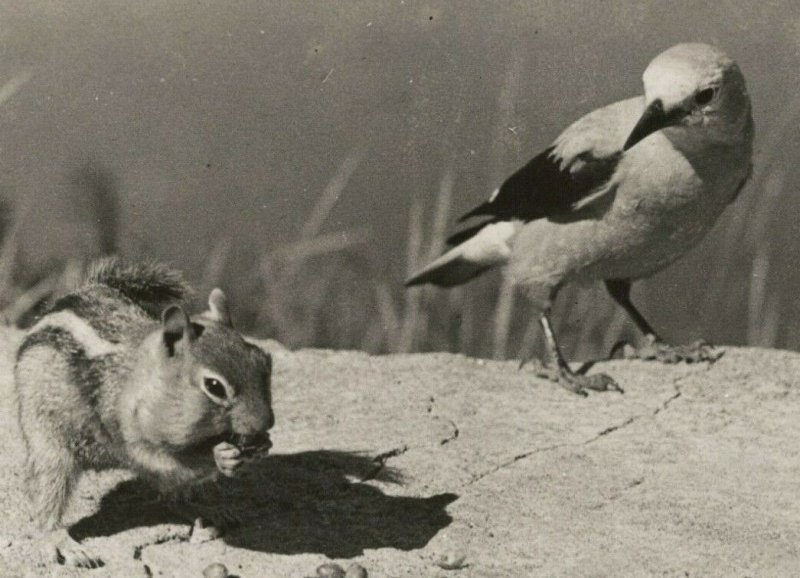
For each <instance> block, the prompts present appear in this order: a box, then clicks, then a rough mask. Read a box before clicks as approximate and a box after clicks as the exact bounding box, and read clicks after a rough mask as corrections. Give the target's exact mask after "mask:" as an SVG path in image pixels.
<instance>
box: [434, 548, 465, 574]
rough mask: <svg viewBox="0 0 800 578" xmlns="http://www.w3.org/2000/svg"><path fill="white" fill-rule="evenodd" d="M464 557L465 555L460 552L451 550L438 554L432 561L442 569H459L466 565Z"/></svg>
mask: <svg viewBox="0 0 800 578" xmlns="http://www.w3.org/2000/svg"><path fill="white" fill-rule="evenodd" d="M466 559H467V557H466V556H465V555H464V554H462V553H461V552H458V551H456V550H451V551H449V552H445V553H444V554H442V555H441V556H439V558H438V559H437V560H436V561H434V564H436V565H437V566H438V567H439V568H442V569H443V570H460V569H461V568H465V567H466V566H467V564H466Z"/></svg>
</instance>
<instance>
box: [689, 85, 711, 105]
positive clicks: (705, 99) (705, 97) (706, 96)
mask: <svg viewBox="0 0 800 578" xmlns="http://www.w3.org/2000/svg"><path fill="white" fill-rule="evenodd" d="M716 93H717V91H716V90H715V89H713V88H704V89H703V90H701V91H700V92H698V93H697V94H696V95H695V96H694V101H695V102H696V103H697V104H699V105H700V106H704V105H706V104H708V103H709V102H711V100H712V99H713V98H714V95H715V94H716Z"/></svg>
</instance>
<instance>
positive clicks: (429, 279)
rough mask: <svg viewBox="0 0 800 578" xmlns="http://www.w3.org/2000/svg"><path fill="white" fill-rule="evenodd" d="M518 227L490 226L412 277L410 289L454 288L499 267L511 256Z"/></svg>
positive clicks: (492, 224)
mask: <svg viewBox="0 0 800 578" xmlns="http://www.w3.org/2000/svg"><path fill="white" fill-rule="evenodd" d="M517 228H518V226H517V225H516V224H514V223H511V222H508V221H502V222H497V223H489V224H487V225H486V226H485V227H483V228H482V229H480V230H478V231H477V232H476V233H475V234H474V235H473V236H472V237H470V238H469V239H467V240H466V241H464V242H463V243H461V244H460V245H458V246H456V247H453V248H452V249H450V250H449V251H447V252H446V253H445V254H444V255H442V256H441V257H439V258H438V259H436V260H435V261H433V262H432V263H431V264H429V265H428V266H427V267H425V268H424V269H422V270H421V271H419V272H418V273H416V274H414V275H412V276H411V277H410V278H409V279H408V280H407V281H406V282H405V285H406V287H412V286H414V285H422V284H425V283H430V284H431V285H438V286H439V287H453V286H455V285H461V284H462V283H466V282H467V281H469V280H471V279H474V278H475V277H477V276H478V275H480V274H481V273H483V272H485V271H488V270H489V269H492V268H493V267H496V266H498V265H504V264H505V263H506V262H507V261H508V257H509V255H510V254H511V247H510V245H509V243H510V241H511V239H512V238H513V237H514V235H515V234H516V231H517Z"/></svg>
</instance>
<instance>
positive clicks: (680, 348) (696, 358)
mask: <svg viewBox="0 0 800 578" xmlns="http://www.w3.org/2000/svg"><path fill="white" fill-rule="evenodd" d="M615 347H616V346H615ZM622 351H623V357H624V358H625V359H643V360H645V361H658V362H661V363H680V362H682V361H685V362H686V363H702V362H707V363H714V362H715V361H717V360H718V359H719V358H720V357H722V356H723V355H724V354H725V351H724V350H722V349H716V348H715V347H714V346H713V345H711V344H710V343H708V342H707V341H704V340H702V339H700V340H698V341H695V342H694V343H691V344H689V345H670V344H668V343H664V342H663V341H661V340H660V339H658V338H655V337H653V336H647V343H646V344H645V345H643V346H642V347H639V348H638V349H637V348H634V347H631V346H630V345H628V344H625V345H624V346H623V347H622Z"/></svg>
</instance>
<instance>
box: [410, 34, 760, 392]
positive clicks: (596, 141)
mask: <svg viewBox="0 0 800 578" xmlns="http://www.w3.org/2000/svg"><path fill="white" fill-rule="evenodd" d="M643 82H644V96H637V97H634V98H630V99H626V100H622V101H619V102H615V103H614V104H611V105H608V106H606V107H603V108H600V109H598V110H595V111H593V112H590V113H589V114H587V115H586V116H584V117H583V118H581V119H579V120H578V121H577V122H575V123H574V124H572V125H571V126H570V127H569V128H567V129H566V130H565V131H564V132H563V133H561V135H560V136H559V137H558V138H556V139H555V141H554V142H553V144H552V145H551V146H550V147H548V148H547V149H545V150H544V151H543V152H542V153H541V154H539V155H538V156H536V157H534V158H533V159H532V160H531V161H530V162H529V163H528V164H526V165H525V166H524V167H522V168H521V169H519V170H518V171H517V172H516V173H514V174H513V175H511V177H509V178H508V179H507V180H506V181H505V182H504V183H503V185H502V186H501V187H500V188H499V189H497V190H496V191H495V192H494V193H493V194H492V196H491V197H490V198H489V200H488V201H487V202H485V203H483V204H481V205H479V206H478V207H476V208H475V209H473V210H472V211H470V212H469V213H467V214H466V215H464V216H463V217H462V218H461V221H463V220H466V219H470V218H474V217H483V218H484V221H483V222H481V223H480V224H477V225H475V226H472V227H470V228H467V229H465V230H463V231H461V232H458V233H456V234H455V235H453V236H452V237H451V238H450V239H448V244H450V245H452V246H453V248H452V249H450V250H449V251H447V252H446V253H445V254H444V255H442V256H441V257H439V258H438V259H436V260H435V261H433V262H432V263H431V264H430V265H428V266H427V267H425V268H424V269H422V270H421V271H420V272H418V273H417V274H416V275H414V276H412V277H411V278H410V279H408V281H406V286H411V285H420V284H424V283H430V284H433V285H438V286H441V287H451V286H454V285H459V284H461V283H464V282H466V281H469V280H470V279H473V278H474V277H476V276H478V275H480V274H481V273H483V272H484V271H487V270H488V269H491V268H493V267H497V266H504V267H505V273H506V275H509V276H510V278H511V280H512V281H513V283H514V284H515V285H518V286H521V287H522V288H524V290H525V293H526V294H527V296H528V298H529V300H530V302H531V304H532V305H533V307H534V310H535V312H536V313H537V314H538V315H539V316H540V321H541V325H542V328H543V329H544V336H545V342H546V344H547V351H548V354H549V357H550V363H549V364H548V370H549V371H548V374H549V377H551V378H552V379H553V380H555V381H558V382H559V383H561V384H562V385H563V386H564V387H566V388H567V389H569V390H571V391H574V392H576V393H584V394H585V391H584V390H585V389H592V390H598V391H604V390H607V389H617V390H619V391H621V390H620V389H619V386H618V385H617V384H616V383H615V382H614V380H613V379H611V378H610V377H609V376H607V375H605V374H593V375H578V374H576V373H574V372H573V371H572V370H571V369H570V367H569V365H567V363H566V362H565V361H564V358H563V356H562V355H561V352H560V350H559V347H558V344H557V341H556V338H555V335H554V333H553V329H552V327H551V324H550V319H549V314H550V310H551V306H552V302H553V300H554V299H555V297H556V294H557V293H558V290H559V289H560V288H561V287H562V286H563V285H564V284H565V283H567V282H572V281H574V282H578V283H581V284H585V283H589V282H592V281H597V280H602V281H604V282H605V285H606V287H607V289H608V291H609V293H610V294H611V297H612V298H613V299H614V300H615V301H616V302H617V303H619V304H620V305H621V306H622V307H623V308H624V309H625V311H627V312H628V314H629V315H630V317H631V318H632V320H633V322H634V323H635V324H636V326H637V327H638V328H639V329H640V330H641V331H642V332H643V333H644V334H645V336H647V338H648V340H649V348H650V350H651V351H655V352H656V354H655V355H654V357H656V358H658V359H661V360H663V361H675V360H681V359H685V360H701V359H707V358H708V356H709V348H708V346H706V345H701V344H696V345H695V346H685V347H672V346H669V345H667V344H666V343H665V342H664V341H663V340H662V339H661V338H660V337H659V336H658V335H657V334H656V332H655V331H654V330H653V328H652V327H651V326H650V325H649V324H648V323H647V321H646V320H645V318H644V317H643V316H642V314H641V313H639V311H637V309H636V307H635V306H634V305H633V303H632V302H631V300H630V289H631V283H632V281H635V280H637V279H642V278H645V277H648V276H650V275H652V274H654V273H656V272H657V271H660V270H661V269H664V268H665V267H666V266H667V265H669V264H670V263H672V262H673V261H675V260H676V259H677V258H678V257H680V256H681V255H683V254H684V253H685V252H686V251H688V250H689V249H691V248H692V247H694V246H695V245H696V244H697V243H698V242H699V241H700V240H701V239H702V238H703V236H704V235H705V234H706V233H707V232H708V231H709V230H710V229H711V227H712V226H713V225H714V223H715V222H716V220H717V218H719V216H720V215H721V213H722V211H723V210H724V209H725V207H726V206H727V205H728V204H729V203H730V202H732V201H733V200H734V199H735V198H736V197H737V195H738V193H739V191H741V189H742V187H743V186H744V184H745V182H746V181H747V179H748V177H749V176H750V172H751V157H752V142H753V130H754V129H753V120H752V115H751V109H750V99H749V97H748V95H747V89H746V87H745V81H744V77H743V76H742V73H741V71H740V70H739V67H738V66H737V65H736V63H735V62H734V61H733V60H731V59H730V58H729V57H728V56H726V55H725V54H724V53H723V52H722V51H720V50H719V49H717V48H715V47H712V46H708V45H706V44H679V45H677V46H673V47H672V48H670V49H668V50H666V51H665V52H662V53H661V54H659V55H658V56H657V57H656V58H655V59H654V60H653V61H652V62H651V63H650V65H649V66H648V67H647V69H646V70H645V72H644V75H643Z"/></svg>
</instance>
